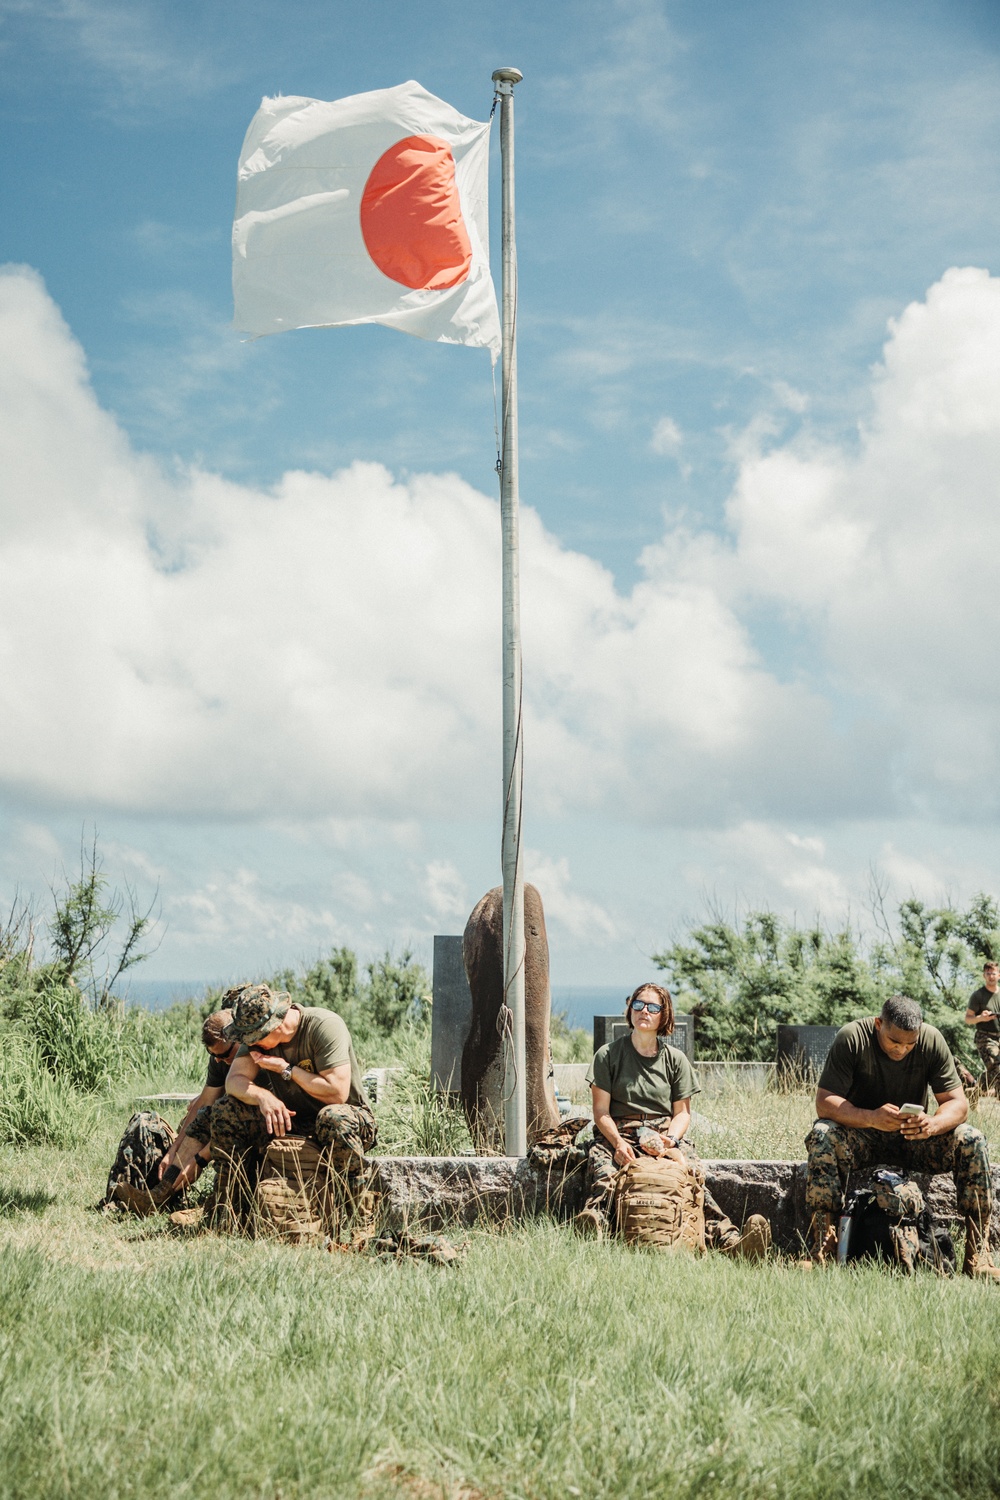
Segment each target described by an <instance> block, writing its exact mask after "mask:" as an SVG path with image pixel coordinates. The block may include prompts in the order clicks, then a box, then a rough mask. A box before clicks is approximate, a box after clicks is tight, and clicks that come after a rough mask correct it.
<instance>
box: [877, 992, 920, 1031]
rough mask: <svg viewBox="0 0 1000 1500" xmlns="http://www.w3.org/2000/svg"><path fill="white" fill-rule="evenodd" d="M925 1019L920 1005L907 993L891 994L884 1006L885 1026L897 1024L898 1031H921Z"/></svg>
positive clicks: (883, 1019) (883, 1018)
mask: <svg viewBox="0 0 1000 1500" xmlns="http://www.w3.org/2000/svg"><path fill="white" fill-rule="evenodd" d="M923 1019H924V1017H923V1012H922V1011H921V1009H920V1006H919V1005H918V1004H917V1002H916V1001H915V1000H911V999H910V998H909V997H908V996H907V995H890V996H889V998H888V1000H887V1001H886V1002H885V1004H884V1005H883V1007H882V1024H883V1026H895V1027H896V1028H897V1030H898V1031H919V1030H920V1025H921V1022H922V1021H923Z"/></svg>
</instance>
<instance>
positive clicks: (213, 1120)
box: [189, 984, 378, 1180]
mask: <svg viewBox="0 0 1000 1500" xmlns="http://www.w3.org/2000/svg"><path fill="white" fill-rule="evenodd" d="M289 1004H290V1001H289V998H288V996H287V995H279V994H275V993H274V992H273V991H272V990H271V989H270V988H269V987H268V986H267V985H266V984H249V985H246V986H245V987H244V988H243V989H241V990H240V991H239V994H238V995H237V997H236V1001H235V1004H234V1006H233V1019H232V1021H231V1022H230V1024H229V1025H228V1026H227V1027H226V1029H225V1031H224V1033H223V1035H224V1036H225V1037H226V1039H227V1041H238V1042H241V1043H242V1044H244V1045H245V1046H247V1047H252V1046H254V1045H255V1044H256V1043H257V1042H259V1041H261V1040H262V1039H263V1038H264V1037H266V1036H267V1035H268V1034H269V1033H270V1032H272V1031H273V1030H274V1029H275V1027H276V1026H278V1025H279V1024H280V1023H281V1021H282V1020H283V1019H284V1017H285V1016H286V1015H287V1013H288V1008H289ZM254 1084H255V1085H256V1087H257V1088H266V1089H271V1087H272V1079H271V1076H270V1075H269V1074H268V1073H263V1072H262V1073H258V1074H257V1077H256V1078H255V1079H254ZM205 1114H207V1115H208V1116H209V1121H208V1125H209V1134H210V1139H211V1146H212V1155H213V1157H216V1158H217V1159H219V1160H225V1161H228V1162H229V1163H231V1164H232V1165H233V1166H239V1167H241V1168H242V1169H243V1170H244V1172H246V1168H247V1166H249V1165H250V1163H251V1159H252V1160H253V1162H254V1164H256V1160H257V1159H258V1158H259V1156H260V1155H261V1154H262V1153H263V1152H264V1151H266V1150H267V1147H268V1145H269V1143H270V1141H271V1137H270V1136H269V1135H268V1132H267V1127H266V1126H265V1124H264V1117H263V1115H262V1114H261V1112H260V1110H259V1109H258V1108H257V1106H256V1105H255V1104H246V1103H244V1102H243V1100H242V1099H236V1098H234V1096H233V1095H232V1094H223V1096H222V1098H221V1099H217V1100H216V1102H215V1103H214V1104H213V1105H211V1106H210V1107H209V1108H208V1109H200V1110H199V1111H198V1113H197V1115H196V1116H195V1118H194V1121H192V1125H191V1126H190V1127H189V1134H192V1135H195V1129H194V1127H195V1125H198V1122H199V1121H201V1116H202V1115H205ZM199 1129H204V1122H201V1124H200V1125H199ZM377 1133H378V1131H377V1127H376V1124H375V1116H374V1115H373V1114H372V1112H371V1110H370V1109H369V1108H368V1106H367V1105H366V1104H327V1105H324V1106H323V1107H322V1108H318V1109H317V1110H316V1113H315V1115H314V1116H312V1117H311V1118H310V1116H309V1115H303V1114H300V1115H299V1128H298V1129H296V1130H295V1131H294V1134H296V1135H309V1136H312V1137H313V1138H314V1139H315V1140H316V1141H317V1142H318V1144H319V1145H320V1146H323V1147H326V1148H327V1151H328V1154H329V1158H330V1161H331V1163H332V1164H333V1165H334V1166H335V1167H337V1168H338V1169H339V1170H340V1171H343V1172H356V1171H358V1170H360V1168H361V1166H362V1164H363V1162H364V1154H365V1152H366V1151H367V1150H369V1149H370V1148H371V1147H372V1146H373V1145H374V1144H375V1138H376V1135H377ZM196 1139H198V1140H200V1139H202V1136H201V1135H196ZM246 1175H247V1177H248V1179H249V1180H252V1177H253V1175H254V1174H252V1173H247V1174H246Z"/></svg>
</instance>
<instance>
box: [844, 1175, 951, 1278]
mask: <svg viewBox="0 0 1000 1500" xmlns="http://www.w3.org/2000/svg"><path fill="white" fill-rule="evenodd" d="M837 1259H838V1260H839V1261H841V1262H842V1263H850V1262H852V1261H861V1260H881V1261H884V1262H885V1263H886V1264H887V1265H890V1266H896V1267H897V1268H898V1269H899V1270H901V1271H902V1272H903V1273H904V1274H905V1275H907V1276H912V1275H913V1273H914V1272H915V1271H917V1270H919V1269H926V1270H931V1271H936V1272H937V1274H938V1275H939V1276H954V1274H955V1246H954V1244H953V1243H952V1238H951V1235H950V1234H949V1233H948V1231H947V1230H946V1229H945V1228H944V1227H943V1226H941V1225H938V1224H936V1223H935V1222H934V1218H933V1215H932V1214H931V1211H930V1209H929V1208H928V1207H927V1205H926V1204H925V1202H924V1197H923V1194H922V1193H921V1191H920V1189H919V1188H918V1187H917V1184H916V1183H915V1182H909V1181H907V1180H906V1179H905V1178H904V1177H902V1176H901V1175H900V1174H899V1173H898V1172H893V1171H890V1170H888V1169H887V1168H881V1169H880V1170H879V1171H877V1172H875V1173H873V1174H872V1177H871V1178H870V1180H869V1181H868V1182H865V1183H862V1184H861V1185H860V1186H858V1187H856V1188H855V1189H854V1191H853V1193H852V1194H851V1196H850V1198H849V1199H848V1200H847V1202H846V1204H845V1205H844V1212H843V1214H842V1216H841V1220H840V1234H839V1244H838V1252H837Z"/></svg>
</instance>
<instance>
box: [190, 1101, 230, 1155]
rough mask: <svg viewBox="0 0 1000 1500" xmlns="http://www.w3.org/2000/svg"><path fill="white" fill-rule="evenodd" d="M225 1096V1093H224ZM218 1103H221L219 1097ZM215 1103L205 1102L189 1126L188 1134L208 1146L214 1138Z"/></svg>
mask: <svg viewBox="0 0 1000 1500" xmlns="http://www.w3.org/2000/svg"><path fill="white" fill-rule="evenodd" d="M223 1098H225V1095H223ZM215 1102H216V1104H219V1103H221V1100H219V1099H217V1100H216V1101H215ZM214 1108H215V1104H203V1105H202V1106H201V1109H199V1111H198V1113H197V1114H196V1115H195V1117H194V1119H193V1120H192V1121H191V1124H190V1125H189V1126H188V1128H187V1134H188V1135H189V1136H190V1137H191V1139H192V1140H193V1141H198V1142H199V1143H200V1144H201V1145H202V1146H207V1145H208V1143H209V1142H210V1141H211V1139H212V1110H213V1109H214Z"/></svg>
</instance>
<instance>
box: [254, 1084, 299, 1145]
mask: <svg viewBox="0 0 1000 1500" xmlns="http://www.w3.org/2000/svg"><path fill="white" fill-rule="evenodd" d="M258 1108H259V1109H260V1112H261V1114H262V1115H263V1116H264V1124H265V1125H266V1126H267V1133H268V1135H277V1136H282V1135H287V1134H288V1132H289V1131H290V1130H291V1128H292V1116H293V1115H294V1114H295V1111H294V1109H289V1108H288V1106H287V1105H285V1104H282V1102H281V1100H280V1099H278V1098H277V1097H276V1096H275V1095H274V1094H266V1093H262V1094H261V1096H260V1100H259V1102H258Z"/></svg>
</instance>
